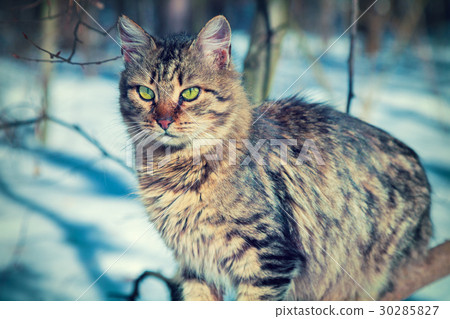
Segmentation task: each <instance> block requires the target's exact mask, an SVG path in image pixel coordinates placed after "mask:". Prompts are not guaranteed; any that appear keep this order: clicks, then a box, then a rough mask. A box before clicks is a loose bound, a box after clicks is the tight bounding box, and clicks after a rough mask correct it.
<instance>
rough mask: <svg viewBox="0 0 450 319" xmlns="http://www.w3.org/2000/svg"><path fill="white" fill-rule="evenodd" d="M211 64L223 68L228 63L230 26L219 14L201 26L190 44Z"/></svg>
mask: <svg viewBox="0 0 450 319" xmlns="http://www.w3.org/2000/svg"><path fill="white" fill-rule="evenodd" d="M192 46H193V47H195V48H196V49H197V50H198V51H200V53H201V54H203V56H204V58H205V59H207V60H209V62H210V63H212V64H213V66H215V67H217V68H219V69H225V68H227V67H228V66H229V64H230V56H231V28H230V24H229V23H228V21H227V19H225V17H224V16H222V15H219V16H216V17H214V18H212V19H211V20H209V21H208V23H207V24H206V25H205V26H204V27H203V29H202V30H201V31H200V33H199V34H198V36H197V38H196V39H195V41H194V43H193V44H192Z"/></svg>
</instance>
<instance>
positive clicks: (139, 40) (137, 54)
mask: <svg viewBox="0 0 450 319" xmlns="http://www.w3.org/2000/svg"><path fill="white" fill-rule="evenodd" d="M118 28H119V35H120V42H121V48H122V55H123V59H124V60H125V63H130V62H135V61H136V62H137V61H139V60H140V59H141V58H142V57H144V56H145V53H146V52H148V51H150V50H154V49H156V44H155V41H154V40H153V38H152V37H151V36H150V35H148V34H147V33H146V32H145V31H144V30H143V29H142V28H141V27H140V26H138V25H137V23H135V22H134V21H133V20H131V19H130V18H128V17H127V16H125V15H123V16H121V17H120V18H119V23H118Z"/></svg>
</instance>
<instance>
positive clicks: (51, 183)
mask: <svg viewBox="0 0 450 319" xmlns="http://www.w3.org/2000/svg"><path fill="white" fill-rule="evenodd" d="M303 40H306V41H307V43H308V48H309V50H310V51H311V54H312V56H313V58H311V57H309V56H308V55H307V54H305V49H304V48H305V43H304V42H302V41H299V40H297V39H296V38H295V37H294V36H293V35H288V37H287V38H286V39H285V42H284V46H283V55H282V57H281V61H280V64H279V67H278V73H277V75H276V78H275V81H274V82H275V86H274V89H273V94H272V98H278V97H280V95H281V93H283V92H284V91H285V89H286V88H288V87H289V86H290V85H291V84H292V83H293V82H294V81H295V80H296V79H297V78H298V77H299V76H300V75H301V74H302V73H303V71H305V70H306V69H307V68H308V66H309V65H310V63H311V62H312V61H313V60H314V59H315V57H316V56H318V55H320V54H321V53H322V51H323V49H325V48H326V47H324V46H323V45H322V43H321V42H320V41H319V40H318V39H315V38H314V37H307V38H305V39H303ZM233 41H234V42H233V50H234V52H233V55H234V58H235V62H236V65H238V66H240V65H242V59H243V57H244V55H245V52H246V45H247V38H246V37H245V36H243V35H240V34H239V33H237V34H235V36H234V39H233ZM347 45H348V44H347V40H346V39H342V40H340V41H339V42H337V43H336V45H335V46H333V47H332V48H331V49H330V50H329V52H328V53H327V54H326V55H325V56H324V57H323V58H322V59H321V60H320V61H319V62H318V63H317V64H316V65H315V66H314V67H313V68H311V69H310V70H308V72H306V73H305V75H304V76H302V77H301V78H300V79H298V81H297V82H295V84H294V85H293V86H292V87H291V88H290V89H289V90H288V92H287V93H286V95H289V94H293V93H296V92H299V91H302V92H304V93H306V94H307V95H308V96H310V97H311V98H312V99H313V100H325V101H328V102H329V103H330V104H331V105H334V106H336V107H337V108H338V109H340V110H343V109H344V106H345V98H346V94H347V86H346V85H347V84H346V83H347V82H346V81H347V75H346V54H347V47H348V46H347ZM117 51H118V50H117ZM449 51H450V50H449V49H448V48H438V47H435V46H431V45H429V44H428V43H424V44H418V45H415V46H414V47H409V48H408V49H407V50H406V51H404V52H402V53H401V54H398V55H394V54H392V53H391V52H392V45H390V43H389V41H386V49H385V52H382V54H380V55H379V56H378V57H377V58H372V59H369V58H366V57H363V53H361V52H358V55H357V56H358V59H357V64H356V70H357V71H356V72H357V74H356V79H355V81H356V87H355V91H356V94H357V98H356V99H355V100H354V102H353V108H352V114H354V115H356V116H358V117H360V118H363V119H365V120H367V121H368V122H370V123H372V124H375V125H377V126H379V127H381V128H383V129H385V130H387V131H389V132H390V133H392V134H393V135H394V136H396V137H398V138H400V139H402V140H403V141H405V142H406V143H408V144H409V145H410V146H411V147H413V148H414V149H415V150H416V151H417V152H418V154H419V155H420V156H421V157H422V159H423V162H424V163H425V166H426V169H427V171H428V174H429V177H430V180H431V183H432V186H433V190H434V193H433V209H432V217H433V220H434V223H435V236H434V238H433V242H432V244H433V245H435V244H437V243H440V242H442V241H443V240H445V239H448V238H449V237H450V236H449V229H450V213H449V210H448V207H449V201H450V200H449V195H450V149H449V147H448V144H449V141H450V139H449V137H450V111H449V107H450V106H449V100H450V97H449V94H450V92H449V91H448V90H447V91H444V86H445V85H447V86H448V82H449V78H450V52H449ZM114 54H115V53H112V55H114ZM429 61H431V62H432V63H430V62H429ZM120 67H121V66H120V63H119V62H118V63H113V64H109V65H108V66H103V67H101V68H100V69H99V70H100V71H99V74H98V76H90V77H89V76H85V75H83V72H82V71H81V70H80V69H78V68H76V67H71V66H60V67H58V68H57V69H56V72H55V74H54V77H53V81H52V85H51V105H52V114H53V115H55V116H58V117H59V118H62V119H64V120H66V121H68V122H71V123H76V124H80V126H82V127H83V128H84V129H85V130H86V131H87V132H88V133H89V134H91V135H92V136H94V137H95V138H97V139H98V140H99V141H100V142H101V143H102V144H103V145H105V146H106V148H107V149H108V150H109V151H110V152H111V153H113V154H115V155H117V156H120V157H122V158H125V154H124V145H125V143H126V136H125V133H124V128H123V125H122V124H121V120H120V116H119V113H118V90H117V86H118V85H117V81H118V73H119V70H120ZM37 68H38V66H37V65H35V64H26V65H25V64H22V63H19V62H17V61H11V60H9V59H0V84H1V85H0V99H1V103H2V106H1V107H0V111H1V112H2V114H5V113H4V112H7V114H9V115H10V116H13V117H16V118H23V119H24V118H30V117H32V116H33V115H35V113H34V112H35V110H36V109H37V106H38V105H39V102H40V95H39V92H40V89H39V85H38V83H39V77H38V73H37ZM437 71H439V72H437ZM28 130H32V128H28ZM22 131H23V130H22ZM25 131H26V130H25ZM24 133H26V132H24ZM48 136H49V138H48V141H47V145H46V146H45V147H43V146H40V145H38V144H37V143H36V142H34V141H33V140H32V138H31V139H30V142H29V143H27V145H28V146H27V148H11V147H9V146H8V145H7V144H5V143H4V142H2V143H0V159H1V165H0V300H75V299H78V298H80V299H81V300H115V299H117V295H118V294H127V293H129V292H130V291H131V280H133V279H134V278H136V277H137V276H138V275H139V274H140V273H141V272H142V271H144V270H146V269H151V270H156V271H161V272H162V273H164V274H165V275H167V276H170V275H172V274H173V273H174V271H175V265H174V262H173V259H172V256H171V253H170V252H169V251H168V250H167V249H166V248H165V247H164V244H163V243H162V241H161V240H160V238H159V237H158V235H157V233H156V232H155V231H154V229H153V228H152V227H151V226H150V225H149V224H148V223H147V220H146V216H145V214H144V209H143V207H142V205H141V203H140V202H139V199H138V198H137V197H136V195H135V194H134V192H135V189H136V181H135V178H134V176H133V175H132V174H130V173H129V172H128V171H127V170H125V169H124V168H122V167H120V166H119V165H117V164H116V163H114V162H111V161H110V160H108V159H104V158H102V157H101V154H99V152H98V150H97V149H95V148H94V147H93V146H92V145H90V144H89V143H87V142H86V141H85V140H83V138H81V137H80V136H79V135H77V134H75V133H73V132H71V131H70V130H67V129H66V128H63V127H60V126H57V125H54V124H51V125H50V127H49V135H48ZM37 171H39V173H38V174H37V173H36V172H37ZM102 274H103V276H101V275H102ZM99 276H101V278H100V279H98V278H99ZM97 279H98V281H96V280H97ZM94 282H95V283H94ZM93 283H94V284H93ZM92 284H93V285H92ZM91 285H92V286H91ZM449 287H450V278H446V279H444V280H441V281H438V282H436V283H434V284H433V285H431V286H429V287H426V288H425V289H422V290H421V291H419V292H418V293H416V294H415V295H414V296H413V299H421V300H450V288H449ZM142 288H143V293H142V298H143V299H146V300H167V299H168V298H169V295H168V291H167V290H166V288H165V287H164V285H162V284H161V283H160V282H158V281H157V280H154V279H151V280H147V281H145V282H144V284H143V285H142Z"/></svg>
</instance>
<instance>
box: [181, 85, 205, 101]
mask: <svg viewBox="0 0 450 319" xmlns="http://www.w3.org/2000/svg"><path fill="white" fill-rule="evenodd" d="M199 93H200V89H199V88H198V87H192V88H189V89H186V90H184V91H183V92H181V97H182V98H183V100H185V101H187V102H190V101H193V100H195V99H196V98H198V95H199Z"/></svg>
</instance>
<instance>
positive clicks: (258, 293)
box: [119, 17, 431, 300]
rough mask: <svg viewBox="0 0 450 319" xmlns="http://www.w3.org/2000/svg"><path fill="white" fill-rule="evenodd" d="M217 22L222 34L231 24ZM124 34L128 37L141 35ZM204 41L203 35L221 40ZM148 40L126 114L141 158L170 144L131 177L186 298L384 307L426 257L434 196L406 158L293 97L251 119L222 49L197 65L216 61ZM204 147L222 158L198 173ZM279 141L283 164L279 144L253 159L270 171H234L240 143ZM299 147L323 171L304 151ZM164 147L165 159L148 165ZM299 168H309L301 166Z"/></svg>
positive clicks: (386, 138)
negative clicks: (195, 91) (146, 90)
mask: <svg viewBox="0 0 450 319" xmlns="http://www.w3.org/2000/svg"><path fill="white" fill-rule="evenodd" d="M215 19H216V20H215V23H213V26H214V27H215V28H216V29H217V26H218V25H220V26H222V27H225V28H226V27H227V26H228V23H225V21H226V20H225V18H223V17H216V18H215ZM218 20H220V21H218ZM219 22H220V23H219ZM124 23H126V26H127V28H128V29H127V34H138V32H137V31H136V30H135V31H136V32H133V30H129V28H130V26H133V24H130V22H129V21H128V20H127V18H122V20H121V22H120V24H124ZM206 28H208V25H207V27H206ZM228 28H229V26H228ZM119 30H120V28H119ZM210 31H211V30H206V31H205V29H204V31H203V32H204V33H205V34H208V37H210V38H211V37H214V36H220V35H217V34H216V35H215V34H214V32H213V34H212V33H211V32H210ZM223 31H224V30H221V32H222V34H225V35H227V34H228V31H229V30H225V31H226V32H223ZM141 36H148V35H146V34H145V33H142V34H141ZM200 37H201V34H200ZM219 40H220V39H219ZM219 40H218V43H222V42H220V41H219ZM145 41H146V40H145V39H140V40H139V41H138V42H139V43H142V42H144V43H145ZM152 41H154V47H153V46H151V47H150V46H148V47H145V46H144V47H141V48H138V49H136V50H135V51H133V54H134V56H135V57H136V59H135V60H136V61H131V62H130V61H126V63H125V65H126V68H125V70H124V71H123V73H122V76H121V81H120V93H121V94H120V105H121V112H122V115H123V118H124V121H125V123H126V124H127V125H128V130H129V134H130V137H131V138H133V140H134V141H135V144H136V146H137V149H139V145H140V144H139V143H140V142H141V141H142V140H143V139H145V137H147V136H150V135H152V134H154V135H157V137H156V138H155V139H154V140H152V142H151V143H150V145H153V143H156V142H162V143H163V144H164V145H163V146H162V147H161V148H160V149H158V150H157V152H156V153H155V154H154V156H153V157H152V158H149V157H146V155H147V154H137V155H138V156H139V155H143V157H144V160H143V165H142V166H141V167H137V172H138V177H139V185H140V194H141V197H142V200H143V202H144V204H145V206H146V208H147V211H148V214H149V217H150V220H151V222H152V223H154V225H155V226H156V228H157V229H158V231H159V232H160V234H161V236H162V238H163V239H164V241H165V242H166V244H167V246H168V247H169V248H170V249H172V250H173V252H174V255H175V257H176V259H177V260H178V262H179V266H180V272H179V278H180V282H181V285H182V295H183V299H184V300H222V299H223V294H224V292H225V291H227V290H228V289H230V288H231V289H234V290H235V291H236V295H237V299H238V300H286V299H288V300H361V299H371V297H373V298H375V299H378V298H381V297H382V296H383V294H385V293H386V292H387V291H389V290H390V289H392V288H393V285H395V277H396V272H397V270H398V269H399V267H401V266H402V265H404V264H405V263H408V262H411V261H412V260H413V259H419V258H422V257H423V255H424V251H425V248H426V246H427V243H428V240H429V237H430V235H431V223H430V217H429V210H430V186H429V184H428V181H427V177H426V175H425V173H424V170H423V168H422V166H421V164H420V161H419V159H418V157H417V155H416V154H415V153H414V151H412V150H411V149H410V148H408V147H407V146H406V145H404V144H403V143H402V142H400V141H398V140H397V139H395V138H393V137H392V136H390V135H389V134H387V133H386V132H384V131H381V130H380V129H377V128H375V127H373V126H371V125H369V124H367V123H364V122H362V121H360V120H358V119H355V118H353V117H350V116H348V115H345V114H342V113H340V112H337V111H335V110H333V109H331V108H329V107H327V106H324V105H319V104H309V103H307V102H305V101H304V100H302V99H300V98H290V99H286V100H281V101H278V102H276V103H274V104H273V105H271V104H270V103H266V104H263V105H261V106H259V107H256V108H255V107H253V106H251V105H250V103H249V102H248V99H247V97H246V94H245V92H244V91H243V88H242V86H241V83H240V75H239V74H238V73H237V72H236V71H235V70H234V69H233V66H232V65H231V64H229V65H224V64H221V63H219V62H223V61H224V60H223V59H222V58H224V56H223V54H226V53H227V50H223V51H220V52H219V53H218V54H221V55H220V56H219V58H218V59H205V58H204V57H205V56H210V54H215V53H214V52H209V53H208V52H202V51H201V50H204V49H205V48H198V47H196V46H195V43H198V42H201V39H194V38H191V37H187V36H184V35H175V36H171V37H169V38H166V39H156V38H152ZM193 44H194V45H193ZM228 52H229V51H228ZM216 53H217V52H216ZM218 61H219V62H218ZM214 63H218V64H215V65H213V64H214ZM217 66H218V67H217ZM139 85H145V86H148V87H150V88H151V89H152V90H154V92H155V93H156V98H155V100H154V101H150V102H145V101H143V100H142V99H140V98H139V95H138V93H137V90H136V87H137V86H139ZM193 86H196V87H199V88H200V90H201V92H200V95H199V97H198V98H197V99H196V100H195V101H193V102H189V103H188V102H185V101H183V100H182V99H180V98H179V96H180V93H181V91H182V90H184V89H186V88H189V87H193ZM269 106H270V108H269ZM266 109H268V111H267V112H266V113H265V115H264V116H263V117H262V118H261V119H260V120H259V121H257V122H256V123H255V125H252V123H253V121H254V119H256V118H257V116H258V115H259V114H261V112H263V111H265V110H266ZM161 112H163V113H164V114H169V115H170V116H171V117H172V118H173V119H174V122H173V123H172V124H171V126H170V127H169V129H168V130H167V131H166V134H165V132H164V130H162V129H161V128H160V127H159V126H158V125H157V124H156V121H155V117H156V116H157V114H159V113H161ZM167 136H169V138H168V139H167ZM164 137H166V139H167V140H164ZM198 138H214V139H221V140H223V141H224V144H223V149H224V152H223V154H224V158H223V160H221V161H214V162H213V161H209V160H207V155H209V154H211V153H213V152H214V150H215V146H216V145H210V146H205V147H202V148H201V152H202V153H201V154H202V157H201V161H200V165H194V164H193V149H192V143H193V139H198ZM281 138H283V139H291V140H294V141H296V144H297V145H288V146H287V150H288V163H283V162H282V161H280V156H281V155H282V154H281V153H282V148H281V147H280V146H276V145H273V144H270V143H268V142H266V143H263V144H261V147H260V148H259V154H260V155H261V160H262V162H263V163H265V164H264V165H260V164H258V163H256V161H255V160H253V159H252V160H251V161H249V163H248V165H240V164H241V163H242V162H243V161H244V159H245V158H247V157H248V156H250V158H251V154H250V152H249V149H248V147H247V146H246V140H249V141H250V143H251V145H255V144H257V142H258V141H259V140H260V139H265V140H267V141H268V140H270V139H281ZM230 140H235V144H233V143H231V142H230ZM306 141H313V142H314V145H316V146H317V149H318V151H319V153H320V155H321V156H322V158H323V161H324V165H319V162H318V161H317V160H315V158H314V156H310V155H311V154H310V153H308V152H306V153H305V152H302V146H303V145H304V144H305V142H306ZM167 147H170V149H171V151H172V156H171V157H170V159H169V160H168V162H166V163H165V164H164V165H162V166H158V165H155V163H156V162H158V161H159V160H160V159H162V158H163V157H164V154H165V150H164V148H167ZM299 157H301V159H303V164H302V165H295V164H294V163H295V161H297V159H298V158H299ZM234 158H235V162H236V163H237V165H234V164H233V160H234ZM286 164H287V165H286ZM149 167H151V170H149ZM350 276H351V277H350ZM356 282H357V283H358V284H357V283H356Z"/></svg>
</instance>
